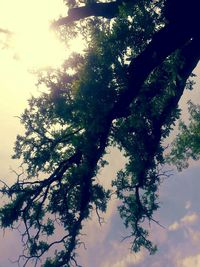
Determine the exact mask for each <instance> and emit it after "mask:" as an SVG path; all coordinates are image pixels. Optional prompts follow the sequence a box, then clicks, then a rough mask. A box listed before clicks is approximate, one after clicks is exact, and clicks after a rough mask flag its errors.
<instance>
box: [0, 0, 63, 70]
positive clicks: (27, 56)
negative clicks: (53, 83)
mask: <svg viewBox="0 0 200 267" xmlns="http://www.w3.org/2000/svg"><path fill="white" fill-rule="evenodd" d="M1 2H2V3H1ZM0 3H1V12H0V13H1V19H0V27H4V28H7V29H9V30H10V31H12V32H13V33H14V34H13V38H12V44H11V46H12V48H13V50H14V55H13V57H14V58H15V59H16V60H19V61H21V63H22V64H24V65H26V66H27V67H28V68H34V67H37V68H40V67H46V66H50V65H51V66H59V65H60V64H61V63H62V61H63V59H64V58H65V53H66V48H65V46H64V44H61V42H60V41H59V40H58V38H56V36H55V33H54V32H53V31H51V30H50V23H51V21H53V20H54V19H56V18H58V16H59V15H60V14H62V15H65V14H63V12H66V7H65V6H64V4H63V1H62V0H60V1H58V0H54V1H53V0H51V1H49V0H42V1H41V0H40V1H39V0H35V1H27V0H20V1H13V0H7V1H1V0H0Z"/></svg>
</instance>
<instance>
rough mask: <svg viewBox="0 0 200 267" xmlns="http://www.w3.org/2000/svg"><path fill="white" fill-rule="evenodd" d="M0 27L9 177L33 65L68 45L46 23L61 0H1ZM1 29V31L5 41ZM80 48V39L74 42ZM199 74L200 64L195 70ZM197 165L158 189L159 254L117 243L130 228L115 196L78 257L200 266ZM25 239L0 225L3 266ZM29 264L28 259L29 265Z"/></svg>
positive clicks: (57, 58)
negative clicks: (6, 43) (5, 39)
mask: <svg viewBox="0 0 200 267" xmlns="http://www.w3.org/2000/svg"><path fill="white" fill-rule="evenodd" d="M0 7H1V9H0V28H4V29H8V30H10V31H11V32H13V35H12V36H11V40H10V47H8V48H3V47H2V44H1V43H0V46H1V49H0V74H1V75H0V125H1V131H0V140H1V142H0V166H1V169H0V177H2V178H6V179H8V181H11V178H12V177H13V175H12V173H11V170H10V168H16V167H17V165H16V163H15V162H13V161H11V160H10V156H11V154H12V148H13V143H14V140H15V137H16V134H17V133H20V132H22V128H21V126H20V123H19V120H18V119H17V118H16V116H19V115H20V114H21V113H22V112H23V109H24V108H25V107H26V105H27V104H26V103H27V102H26V101H27V99H28V98H29V97H30V95H31V94H37V93H38V89H37V88H36V87H35V82H36V80H35V77H34V76H33V75H32V74H30V73H29V72H28V70H30V69H33V68H36V67H44V66H47V65H51V66H59V65H60V64H61V62H62V60H63V59H64V58H65V55H66V54H67V51H66V50H65V48H64V46H63V45H62V44H60V43H59V41H58V40H56V39H55V36H54V34H53V33H52V32H50V31H49V21H50V20H52V19H54V18H57V17H58V15H59V14H61V13H62V14H65V12H66V10H65V6H64V5H63V3H62V0H60V1H58V0H34V1H29V0H18V1H16V0H6V1H5V0H0ZM1 37H2V35H1V33H0V40H2V39H1ZM77 46H78V44H77ZM196 72H197V73H198V69H197V71H196ZM199 84H200V82H199V78H198V77H197V85H196V88H195V90H194V91H193V92H192V93H191V92H187V93H186V94H185V95H184V97H183V100H182V101H181V105H182V106H183V107H184V117H185V118H186V117H187V115H186V109H185V106H186V104H185V103H186V102H187V100H188V99H189V98H192V99H193V100H194V101H195V102H198V101H199V100H200V91H199ZM113 153H114V155H115V156H114V157H111V156H110V157H111V160H110V161H111V164H110V166H109V167H108V168H107V170H106V171H104V172H102V174H101V177H100V179H102V180H103V181H104V184H108V181H110V178H111V177H114V175H115V172H116V170H117V169H119V168H120V167H121V166H122V165H123V163H124V159H123V158H122V157H121V156H120V155H119V153H118V152H117V151H114V152H113ZM199 172H200V167H199V166H198V163H195V164H192V167H191V168H190V169H188V170H186V171H184V172H182V173H175V175H174V176H172V177H170V178H169V179H167V180H166V181H165V182H164V183H163V185H162V186H161V190H160V202H161V208H160V210H159V212H157V214H156V217H157V218H158V219H159V221H160V223H161V224H162V225H163V226H164V228H161V227H159V226H156V225H152V239H153V240H155V242H156V243H157V244H158V247H159V251H158V253H157V254H156V255H155V256H148V255H147V253H146V252H145V251H141V252H140V253H138V254H137V255H135V254H131V253H130V252H129V246H130V245H129V243H128V242H120V241H121V239H122V236H123V235H124V234H125V232H124V228H123V225H122V223H121V220H120V219H119V217H118V215H117V212H116V202H115V201H114V202H113V203H111V205H110V206H109V210H108V213H107V215H106V217H105V221H106V223H105V224H103V225H102V227H100V226H99V225H98V223H97V221H96V220H93V221H90V222H88V223H87V225H86V229H85V230H84V233H86V234H87V236H86V237H85V243H86V247H87V249H86V250H84V249H82V250H80V255H81V257H80V262H83V263H84V266H85V267H132V266H135V267H147V266H148V267H161V266H165V267H171V266H174V267H187V266H190V267H200V194H199V190H200V179H199V178H200V177H199ZM20 249H21V246H20V237H19V234H18V233H17V232H16V231H13V232H10V231H7V232H6V233H5V235H4V234H3V232H2V231H0V267H12V266H14V267H16V266H17V264H14V263H11V262H10V261H9V258H10V259H14V258H15V257H16V256H17V254H18V253H20ZM30 267H31V265H30Z"/></svg>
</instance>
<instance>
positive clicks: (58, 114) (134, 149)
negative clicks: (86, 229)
mask: <svg viewBox="0 0 200 267" xmlns="http://www.w3.org/2000/svg"><path fill="white" fill-rule="evenodd" d="M66 5H67V7H68V15H67V16H66V17H64V18H60V19H59V20H57V21H55V22H54V23H53V27H54V28H56V30H57V31H58V32H59V34H60V35H61V37H62V38H63V39H65V40H67V39H70V38H72V37H76V36H79V35H81V36H82V38H83V41H84V42H85V50H84V51H83V53H81V54H78V53H74V54H72V55H71V56H70V57H69V58H68V59H66V61H65V62H64V64H63V65H62V66H61V67H60V69H59V70H58V69H56V70H55V69H49V70H47V71H41V72H40V73H39V84H41V83H44V84H45V85H46V86H47V88H48V91H45V92H43V93H41V95H40V96H39V97H32V98H31V99H30V100H29V107H28V108H27V109H26V110H25V111H24V113H23V114H22V116H21V118H20V119H21V122H22V124H23V125H24V127H25V133H24V135H19V136H17V140H16V144H15V150H14V156H13V158H17V159H22V161H23V165H22V166H23V169H24V172H23V175H18V177H17V180H16V182H15V183H14V184H13V185H12V186H8V185H6V184H4V185H3V187H2V188H1V192H2V194H3V195H5V196H6V197H7V198H8V202H7V204H5V205H4V206H3V207H2V208H1V209H0V226H1V228H7V227H13V228H14V227H21V231H23V232H22V241H23V245H24V254H23V255H21V256H20V257H19V262H22V264H23V266H27V264H28V262H29V261H31V260H33V261H34V262H35V266H36V265H37V264H38V262H39V259H40V258H42V259H44V262H43V265H42V266H43V267H53V266H55V267H59V266H66V267H67V266H78V263H77V261H76V249H77V248H78V246H79V245H80V244H81V233H82V228H83V225H84V222H85V221H86V220H87V219H88V218H90V216H91V213H92V211H93V210H94V211H97V214H98V216H99V212H105V211H106V207H107V203H108V201H109V200H110V198H111V195H113V194H114V195H115V196H116V197H117V198H118V199H119V200H120V206H119V207H118V210H119V214H120V216H121V218H122V220H123V221H124V224H125V226H126V227H127V228H128V229H129V231H130V238H132V250H133V251H135V252H138V251H139V250H140V249H141V248H142V247H145V248H146V249H147V250H149V252H150V253H154V252H155V250H156V246H155V245H154V244H152V242H151V241H150V240H149V237H148V236H149V232H148V229H146V228H145V222H146V221H147V222H151V221H155V220H154V217H153V213H154V211H155V210H157V209H158V207H159V201H158V187H159V185H160V182H161V173H160V169H161V168H162V166H163V164H165V159H164V156H163V152H164V149H165V147H164V144H163V141H164V139H165V138H166V137H167V136H168V135H169V133H170V131H171V129H172V126H173V125H174V123H175V121H176V119H177V118H178V117H179V115H180V110H179V108H178V102H179V100H180V98H181V96H182V94H183V92H184V89H185V88H190V86H191V81H190V80H188V79H189V78H190V76H191V74H192V71H193V69H194V68H195V67H196V65H197V63H198V61H199V58H200V49H199V47H200V29H199V26H198V25H199V14H198V12H199V7H200V3H199V1H198V0H191V1H190V2H188V1H181V0H151V1H149V0H148V1H147V0H124V1H123V0H116V1H112V2H108V1H95V0H92V1H78V0H77V1H76V0H70V1H66ZM184 127H185V126H184V125H182V128H184ZM192 129H193V128H192ZM191 131H192V130H191ZM180 138H185V136H183V137H180ZM185 140H186V139H185ZM181 142H182V141H181ZM186 142H187V141H186ZM181 144H182V143H181ZM110 146H115V147H117V148H119V149H120V150H121V152H122V153H123V155H124V156H125V157H126V160H127V163H126V165H125V167H124V168H123V169H122V170H120V171H119V172H118V174H117V176H116V178H115V180H114V181H113V182H112V186H113V187H112V189H110V190H106V189H105V188H104V187H103V186H102V185H101V184H99V183H98V180H97V179H96V175H97V174H98V172H99V170H100V169H101V168H103V167H104V165H105V164H106V163H107V162H106V161H105V159H104V156H105V154H106V153H107V151H108V148H109V147H110ZM174 151H175V150H174ZM173 153H174V155H175V156H176V151H175V152H173ZM182 155H184V156H182V158H183V159H185V158H184V157H186V158H187V157H188V156H187V155H186V154H185V151H183V153H182ZM185 155H186V156H185ZM182 158H181V159H182ZM22 224H23V226H19V225H22ZM61 228H63V229H64V231H63V233H64V234H63V236H61V237H60V239H58V238H56V237H57V235H56V233H57V230H58V229H61ZM52 249H54V250H55V255H54V256H51V257H49V255H48V253H47V252H48V251H52ZM46 255H47V256H46Z"/></svg>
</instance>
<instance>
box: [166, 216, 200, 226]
mask: <svg viewBox="0 0 200 267" xmlns="http://www.w3.org/2000/svg"><path fill="white" fill-rule="evenodd" d="M198 218H199V217H198V215H197V213H195V212H193V213H191V214H187V215H185V216H183V217H182V218H181V219H180V220H179V221H175V222H174V223H172V224H171V225H170V226H169V227H168V230H169V231H177V230H179V229H180V228H182V227H187V226H189V225H192V224H195V223H196V222H197V220H198Z"/></svg>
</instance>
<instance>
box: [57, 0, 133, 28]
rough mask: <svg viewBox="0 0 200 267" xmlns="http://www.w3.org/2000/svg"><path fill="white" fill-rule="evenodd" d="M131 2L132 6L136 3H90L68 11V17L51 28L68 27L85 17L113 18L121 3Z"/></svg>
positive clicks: (120, 0)
mask: <svg viewBox="0 0 200 267" xmlns="http://www.w3.org/2000/svg"><path fill="white" fill-rule="evenodd" d="M123 2H124V3H125V2H131V3H132V4H133V5H134V4H135V3H137V2H138V1H137V0H124V1H122V0H118V1H113V2H107V3H91V4H89V5H87V6H81V7H74V8H72V9H69V11H68V16H67V17H64V18H60V19H58V20H56V21H55V22H54V23H53V25H52V26H53V27H58V26H61V25H69V24H70V23H72V22H74V21H78V20H81V19H85V18H87V17H91V16H94V17H103V18H108V19H111V18H114V17H116V16H117V15H118V13H119V6H120V5H121V4H122V3H123Z"/></svg>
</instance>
